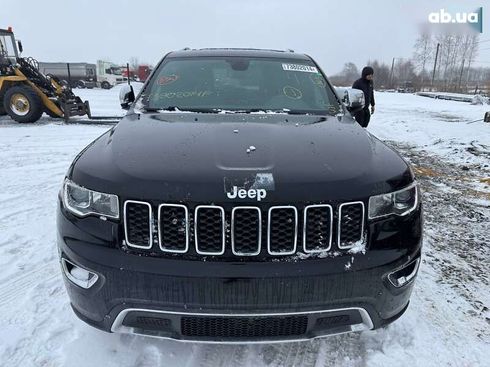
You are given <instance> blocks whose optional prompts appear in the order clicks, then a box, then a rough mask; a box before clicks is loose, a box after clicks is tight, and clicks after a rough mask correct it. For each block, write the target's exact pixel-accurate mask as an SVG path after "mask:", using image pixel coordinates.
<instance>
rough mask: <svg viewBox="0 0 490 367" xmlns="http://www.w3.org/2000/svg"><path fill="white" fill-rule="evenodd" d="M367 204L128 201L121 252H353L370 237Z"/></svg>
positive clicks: (243, 254)
mask: <svg viewBox="0 0 490 367" xmlns="http://www.w3.org/2000/svg"><path fill="white" fill-rule="evenodd" d="M365 205H366V204H364V202H362V201H352V202H344V203H329V204H311V205H305V206H296V205H277V206H266V207H259V206H253V205H252V206H246V205H243V206H240V205H237V206H234V205H224V206H221V205H216V204H209V205H199V204H195V205H192V204H183V203H182V204H181V203H175V204H171V203H161V204H160V203H150V202H145V201H138V200H126V201H125V202H124V205H123V225H124V229H123V235H124V240H125V241H123V248H125V247H124V246H127V248H126V250H131V248H134V249H139V250H140V252H142V253H145V254H147V255H149V256H163V254H164V253H167V254H172V253H173V254H188V255H189V256H190V257H193V258H195V256H196V255H203V256H205V255H209V256H221V255H223V256H225V257H227V258H231V257H257V258H260V261H264V260H266V259H267V258H268V257H271V256H280V257H283V256H287V255H294V254H296V253H297V252H298V251H299V252H300V253H301V252H303V253H305V254H317V253H320V254H322V253H326V252H328V251H335V250H349V249H351V248H352V247H354V246H355V245H357V244H358V243H359V241H364V240H365V238H366V237H365V236H366V233H364V231H365V228H366V226H367V223H365V221H366V215H367V212H366V211H365ZM128 209H129V210H128ZM201 210H208V212H206V213H205V212H201ZM209 210H211V211H209ZM213 210H214V212H213ZM246 211H248V212H246ZM134 217H136V218H134ZM300 217H301V218H300ZM184 222H185V223H184ZM184 231H185V233H184ZM293 238H294V240H293ZM299 241H301V242H302V243H298V242H299ZM159 253H160V255H159Z"/></svg>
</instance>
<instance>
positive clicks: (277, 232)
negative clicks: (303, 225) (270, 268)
mask: <svg viewBox="0 0 490 367" xmlns="http://www.w3.org/2000/svg"><path fill="white" fill-rule="evenodd" d="M274 211H276V212H277V211H282V212H283V214H282V215H286V217H285V220H284V219H283V218H272V215H274ZM286 211H289V212H292V213H293V216H294V223H293V222H292V220H291V219H292V218H291V217H290V215H291V213H289V214H285V212H286ZM290 220H291V221H290ZM273 221H275V222H277V223H276V224H277V227H274V228H273V229H271V222H273ZM272 230H274V232H272ZM291 230H292V232H291ZM287 237H290V238H287ZM291 237H292V238H291ZM287 241H289V242H291V243H286V242H287ZM297 242H298V209H297V208H296V207H295V206H291V205H282V206H272V207H270V208H269V215H268V221H267V251H268V252H269V254H271V255H280V256H282V255H292V254H294V253H296V246H297ZM279 247H283V248H286V249H287V248H290V250H289V251H287V250H285V251H281V250H279V251H275V249H274V248H276V249H277V248H279Z"/></svg>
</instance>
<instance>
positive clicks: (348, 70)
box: [330, 62, 360, 86]
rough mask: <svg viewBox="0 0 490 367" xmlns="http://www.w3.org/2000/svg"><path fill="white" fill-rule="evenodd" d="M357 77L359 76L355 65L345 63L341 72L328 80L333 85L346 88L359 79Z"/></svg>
mask: <svg viewBox="0 0 490 367" xmlns="http://www.w3.org/2000/svg"><path fill="white" fill-rule="evenodd" d="M359 76H360V74H359V70H358V69H357V66H356V64H354V63H353V62H346V63H345V64H344V68H343V69H342V71H341V72H340V73H339V74H337V75H333V76H332V77H331V78H330V79H331V81H332V83H333V84H335V85H338V86H348V85H352V83H353V82H354V80H356V79H357V78H359Z"/></svg>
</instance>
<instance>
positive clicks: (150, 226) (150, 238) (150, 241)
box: [123, 200, 153, 250]
mask: <svg viewBox="0 0 490 367" xmlns="http://www.w3.org/2000/svg"><path fill="white" fill-rule="evenodd" d="M131 204H136V205H145V206H147V207H148V208H149V214H148V233H149V236H148V244H147V245H142V244H136V243H132V242H131V241H130V240H129V233H128V228H129V226H128V215H127V212H128V206H129V205H131ZM123 212H124V237H125V238H124V239H125V241H126V244H127V245H128V246H129V247H134V248H138V249H144V250H148V249H151V248H152V246H153V209H152V207H151V205H150V203H147V202H145V201H138V200H126V201H125V202H124V209H123Z"/></svg>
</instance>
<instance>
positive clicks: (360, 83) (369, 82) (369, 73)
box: [352, 66, 374, 127]
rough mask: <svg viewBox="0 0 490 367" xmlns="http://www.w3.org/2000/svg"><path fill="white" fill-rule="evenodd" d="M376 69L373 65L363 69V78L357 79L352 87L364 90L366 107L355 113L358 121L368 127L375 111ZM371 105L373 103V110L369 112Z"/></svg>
mask: <svg viewBox="0 0 490 367" xmlns="http://www.w3.org/2000/svg"><path fill="white" fill-rule="evenodd" d="M373 76H374V70H373V68H372V67H371V66H366V67H365V68H363V69H362V73H361V78H360V79H357V80H356V81H355V82H354V84H352V88H354V89H360V90H362V91H363V92H364V101H365V104H364V108H363V109H362V110H361V111H359V112H357V113H356V114H355V115H354V118H355V119H356V121H357V122H358V123H359V125H361V126H362V127H367V126H368V124H369V120H370V119H371V114H373V113H374V87H373ZM369 105H371V112H369Z"/></svg>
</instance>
